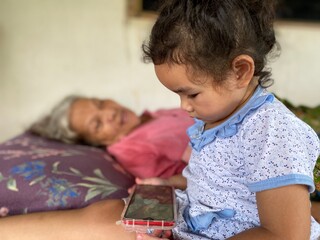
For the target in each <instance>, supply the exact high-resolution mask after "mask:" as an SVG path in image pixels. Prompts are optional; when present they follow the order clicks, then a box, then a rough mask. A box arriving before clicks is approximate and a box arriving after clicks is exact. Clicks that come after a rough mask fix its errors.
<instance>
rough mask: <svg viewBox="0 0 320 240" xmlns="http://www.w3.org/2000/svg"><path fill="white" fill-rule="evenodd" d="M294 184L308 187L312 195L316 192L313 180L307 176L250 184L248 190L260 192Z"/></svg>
mask: <svg viewBox="0 0 320 240" xmlns="http://www.w3.org/2000/svg"><path fill="white" fill-rule="evenodd" d="M294 184H302V185H307V186H308V188H309V192H310V193H312V192H313V191H314V190H315V186H314V182H313V179H312V178H311V177H309V176H307V175H302V174H290V175H285V176H280V177H275V178H269V179H266V180H263V181H260V182H254V183H250V184H248V188H249V190H250V191H252V192H260V191H264V190H268V189H272V188H278V187H284V186H288V185H294Z"/></svg>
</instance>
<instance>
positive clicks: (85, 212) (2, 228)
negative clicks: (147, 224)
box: [0, 200, 135, 240]
mask: <svg viewBox="0 0 320 240" xmlns="http://www.w3.org/2000/svg"><path fill="white" fill-rule="evenodd" d="M123 207H124V204H123V201H122V200H106V201H101V202H97V203H94V204H92V205H90V206H88V207H85V208H83V209H76V210H63V211H52V212H41V213H31V214H26V215H17V216H12V217H4V218H1V219H0V235H1V240H20V239H23V240H31V239H32V240H38V239H39V240H40V239H46V240H57V239H63V240H88V239H90V240H112V239H115V240H119V239H121V240H127V239H128V240H129V239H130V240H133V239H135V234H134V233H129V232H127V231H125V230H124V229H123V228H122V226H119V225H117V224H116V221H118V220H120V215H121V212H122V209H123Z"/></svg>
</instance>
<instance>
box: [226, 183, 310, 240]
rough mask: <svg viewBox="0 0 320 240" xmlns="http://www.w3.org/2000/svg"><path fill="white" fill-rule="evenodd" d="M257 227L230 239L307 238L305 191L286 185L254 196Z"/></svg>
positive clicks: (303, 187)
mask: <svg viewBox="0 0 320 240" xmlns="http://www.w3.org/2000/svg"><path fill="white" fill-rule="evenodd" d="M256 198H257V204H258V211H259V217H260V222H261V227H257V228H253V229H250V230H247V231H244V232H242V233H240V234H237V235H236V236H234V237H232V238H230V239H232V240H234V239H259V240H263V239H268V240H269V239H273V240H277V239H279V240H280V239H286V240H295V239H297V240H304V239H306V240H307V239H308V240H309V239H310V228H311V210H310V200H309V193H308V189H307V187H306V186H304V185H290V186H285V187H279V188H275V189H271V190H265V191H262V192H258V193H257V194H256Z"/></svg>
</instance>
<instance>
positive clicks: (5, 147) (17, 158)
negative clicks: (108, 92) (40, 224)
mask: <svg viewBox="0 0 320 240" xmlns="http://www.w3.org/2000/svg"><path fill="white" fill-rule="evenodd" d="M133 184H134V178H133V177H132V176H131V175H130V174H128V173H127V172H126V171H125V170H124V169H123V168H122V167H121V166H120V165H119V164H118V163H117V162H116V161H115V159H113V158H112V156H110V155H109V154H108V153H107V152H106V151H105V149H100V148H96V147H90V146H83V145H70V144H64V143H60V142H56V141H52V140H48V139H45V138H42V137H39V136H35V135H32V134H30V133H27V132H26V133H23V134H21V135H19V136H17V137H15V138H13V139H11V140H9V141H6V142H4V143H2V144H0V216H5V215H15V214H23V213H30V212H38V211H48V210H56V209H72V208H81V207H84V206H86V205H88V204H90V203H92V202H96V201H99V200H101V199H108V198H123V197H126V196H127V195H128V194H127V189H128V188H129V187H131V186H132V185H133Z"/></svg>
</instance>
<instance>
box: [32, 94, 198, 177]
mask: <svg viewBox="0 0 320 240" xmlns="http://www.w3.org/2000/svg"><path fill="white" fill-rule="evenodd" d="M193 123H194V120H193V119H192V118H191V117H189V115H188V114H187V113H186V112H185V111H183V110H181V109H162V110H158V111H154V112H151V111H144V112H143V113H142V114H141V115H140V116H139V115H137V114H136V113H135V112H133V111H132V110H130V109H128V108H126V107H124V106H122V105H120V104H119V103H117V102H115V101H113V100H111V99H97V98H88V97H84V96H68V97H66V98H64V99H63V100H62V101H61V102H59V103H58V104H57V105H56V106H55V107H54V108H53V109H52V111H51V113H50V114H49V115H47V116H45V117H43V118H42V119H40V120H39V121H37V122H36V123H34V124H33V125H32V126H31V129H30V130H31V131H32V132H33V133H36V134H38V135H41V136H43V137H47V138H50V139H56V140H59V141H62V142H66V143H86V144H89V145H95V146H106V148H107V151H108V152H109V153H110V154H112V155H113V156H114V157H115V158H116V159H117V160H118V161H119V162H120V164H122V165H123V167H124V168H125V169H126V170H128V171H129V172H130V173H131V174H133V175H134V176H136V177H139V178H150V177H162V178H168V177H170V176H173V175H175V174H180V173H181V172H182V170H183V168H184V167H185V166H186V162H187V161H188V158H189V150H188V149H189V148H188V141H189V139H188V136H187V134H186V129H187V128H188V127H189V126H190V125H192V124H193Z"/></svg>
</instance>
